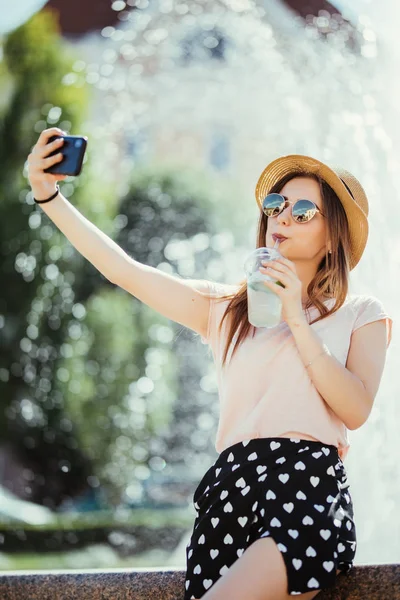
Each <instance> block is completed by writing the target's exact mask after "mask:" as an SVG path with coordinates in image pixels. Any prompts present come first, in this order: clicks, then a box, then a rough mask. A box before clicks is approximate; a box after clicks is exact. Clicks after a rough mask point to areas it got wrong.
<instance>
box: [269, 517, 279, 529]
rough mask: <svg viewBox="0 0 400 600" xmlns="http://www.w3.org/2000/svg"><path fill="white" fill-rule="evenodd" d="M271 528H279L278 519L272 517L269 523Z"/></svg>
mask: <svg viewBox="0 0 400 600" xmlns="http://www.w3.org/2000/svg"><path fill="white" fill-rule="evenodd" d="M270 525H271V527H281V526H282V523H281V522H280V520H279V519H277V518H276V517H274V518H273V519H272V521H271V523H270Z"/></svg>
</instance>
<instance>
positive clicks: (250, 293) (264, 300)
mask: <svg viewBox="0 0 400 600" xmlns="http://www.w3.org/2000/svg"><path fill="white" fill-rule="evenodd" d="M281 257H282V255H281V253H280V252H279V251H278V249H277V248H267V247H262V248H257V249H256V250H254V251H253V252H251V254H249V256H248V257H247V258H246V260H245V263H244V269H245V273H246V279H247V306H248V319H249V323H251V325H254V327H275V326H276V325H278V324H279V323H280V321H281V313H282V302H281V299H280V298H279V296H278V295H277V294H275V292H273V291H272V290H270V289H269V288H268V287H267V286H266V285H265V281H277V280H276V279H275V278H273V277H270V276H269V275H266V274H265V273H262V272H261V271H260V267H262V266H264V265H263V264H262V261H267V260H276V259H278V258H281Z"/></svg>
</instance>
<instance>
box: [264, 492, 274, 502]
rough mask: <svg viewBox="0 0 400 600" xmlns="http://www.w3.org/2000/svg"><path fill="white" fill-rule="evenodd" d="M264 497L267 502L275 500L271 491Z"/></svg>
mask: <svg viewBox="0 0 400 600" xmlns="http://www.w3.org/2000/svg"><path fill="white" fill-rule="evenodd" d="M265 497H266V499H267V500H275V499H276V495H275V494H274V492H273V491H272V490H268V492H267V494H266V496H265Z"/></svg>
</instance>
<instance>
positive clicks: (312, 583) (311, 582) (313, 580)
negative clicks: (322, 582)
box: [307, 577, 319, 588]
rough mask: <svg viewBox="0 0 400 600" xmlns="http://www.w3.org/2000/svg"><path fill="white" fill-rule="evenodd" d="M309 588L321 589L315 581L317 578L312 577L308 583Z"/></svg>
mask: <svg viewBox="0 0 400 600" xmlns="http://www.w3.org/2000/svg"><path fill="white" fill-rule="evenodd" d="M307 586H308V587H309V588H319V583H318V581H317V580H316V579H315V577H311V579H310V580H309V581H308V583H307Z"/></svg>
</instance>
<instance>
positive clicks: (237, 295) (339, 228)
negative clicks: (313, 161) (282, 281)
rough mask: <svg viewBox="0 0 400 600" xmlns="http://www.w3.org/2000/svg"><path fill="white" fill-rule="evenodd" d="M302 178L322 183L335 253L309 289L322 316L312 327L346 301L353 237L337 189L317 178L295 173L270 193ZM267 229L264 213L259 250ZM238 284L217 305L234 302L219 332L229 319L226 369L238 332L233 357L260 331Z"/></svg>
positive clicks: (242, 283) (327, 258)
mask: <svg viewBox="0 0 400 600" xmlns="http://www.w3.org/2000/svg"><path fill="white" fill-rule="evenodd" d="M299 176H303V177H310V178H311V179H314V180H316V181H317V182H318V183H319V186H320V191H321V196H322V202H323V210H324V215H325V216H326V220H327V226H328V231H329V237H330V240H331V244H332V248H331V249H332V254H328V252H326V254H325V256H324V257H323V258H322V260H321V262H320V264H319V265H318V269H317V272H316V274H315V276H314V278H313V279H312V280H311V282H310V284H309V286H308V288H307V294H308V300H307V304H306V309H307V310H308V309H309V308H311V307H312V306H313V305H314V306H315V307H316V308H317V309H318V311H319V316H318V317H317V318H315V319H314V320H313V321H311V322H310V324H312V323H316V322H317V321H320V320H322V319H326V317H329V316H330V315H332V314H333V313H335V312H336V311H337V310H339V308H340V307H341V306H342V305H343V304H344V302H345V300H346V296H347V293H348V288H349V263H348V256H349V254H350V234H349V227H348V223H347V217H346V213H345V211H344V208H343V206H342V203H341V202H340V200H339V198H338V197H337V195H336V193H335V192H334V191H333V189H332V188H331V187H330V186H329V185H328V184H327V183H326V182H325V181H324V180H323V179H321V178H320V177H318V176H317V175H314V174H309V173H297V172H296V173H291V174H289V175H286V176H285V177H283V178H282V179H280V180H279V181H278V182H277V183H276V184H275V185H274V186H273V187H272V188H271V190H270V191H269V193H273V192H277V193H279V192H280V191H281V189H282V188H283V186H284V185H285V184H286V183H287V182H288V181H290V180H291V179H294V178H295V177H299ZM267 228H268V217H267V216H266V215H265V214H264V213H263V212H262V211H261V210H260V217H259V221H258V228H257V245H256V248H260V247H263V246H265V235H266V232H267ZM238 285H240V288H239V290H237V291H236V292H234V293H231V294H227V295H224V296H219V297H218V298H214V300H215V302H222V301H223V300H226V299H230V302H229V304H228V305H227V307H226V309H225V312H224V315H223V317H222V319H221V323H220V325H219V333H221V329H222V324H223V321H224V319H227V320H229V322H230V327H229V331H228V337H227V340H226V345H225V349H224V356H223V359H222V365H223V366H225V363H226V359H227V355H228V351H229V347H230V345H231V342H232V339H233V336H234V335H235V333H236V332H238V336H237V339H236V343H235V346H234V348H233V352H232V356H233V355H234V354H235V352H236V350H237V349H238V347H239V345H240V344H241V343H242V342H243V340H244V339H245V338H246V337H247V336H248V335H249V334H251V336H252V337H254V334H255V331H256V328H255V327H254V326H253V325H251V324H250V323H249V321H248V317H247V284H246V279H243V280H241V281H240V282H239V284H238ZM327 298H335V300H336V301H335V304H334V305H333V306H332V308H330V309H328V308H327V306H325V304H324V301H326V299H327Z"/></svg>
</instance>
